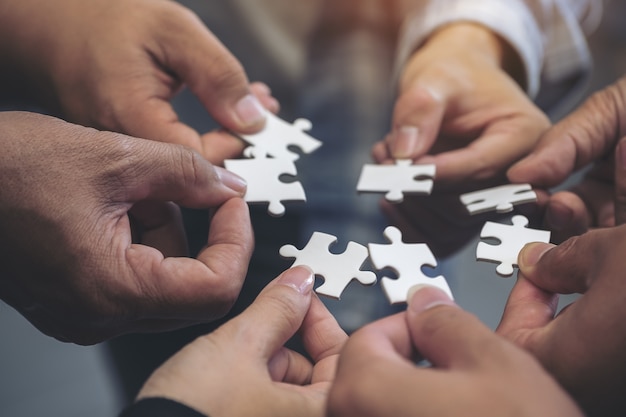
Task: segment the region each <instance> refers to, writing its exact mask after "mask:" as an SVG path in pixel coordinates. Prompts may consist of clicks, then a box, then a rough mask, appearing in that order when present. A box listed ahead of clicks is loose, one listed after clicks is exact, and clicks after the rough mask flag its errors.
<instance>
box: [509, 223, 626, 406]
mask: <svg viewBox="0 0 626 417" xmlns="http://www.w3.org/2000/svg"><path fill="white" fill-rule="evenodd" d="M625 251H626V226H619V227H614V228H609V229H599V230H595V231H590V232H588V233H585V234H584V235H582V236H578V237H574V238H571V239H570V240H567V241H566V242H564V243H562V244H561V245H559V246H556V247H555V246H554V245H550V244H545V243H531V244H529V245H526V246H525V247H524V249H523V250H522V251H521V252H520V255H519V268H520V272H519V278H518V282H517V283H516V284H515V286H514V287H513V290H512V291H511V294H510V296H509V300H508V302H507V305H506V308H505V312H504V316H503V318H502V322H501V323H500V326H499V327H498V330H497V331H498V333H500V334H501V335H503V336H505V337H507V338H509V339H511V340H512V341H514V342H515V343H517V344H518V345H520V346H521V347H524V348H525V349H528V350H529V351H530V352H531V353H533V354H534V355H535V356H536V357H537V358H538V359H539V360H540V361H541V363H542V364H543V366H544V367H545V368H546V369H547V370H548V371H549V372H550V373H552V374H553V375H554V376H555V377H556V379H557V380H558V381H559V382H560V383H561V385H562V386H563V387H565V388H566V389H567V390H568V391H569V393H570V394H571V395H572V397H573V398H575V399H576V400H577V401H578V402H579V404H580V405H581V406H582V408H583V409H584V411H585V412H586V413H587V415H589V416H596V415H597V416H613V415H615V416H622V415H624V411H626V398H625V397H624V392H625V390H626V377H625V375H626V355H625V354H624V352H626V330H625V329H624V318H625V317H626V304H625V303H624V288H625V285H624V279H623V278H624V267H625V266H626V262H625V261H624V253H625ZM559 293H560V294H570V293H581V294H584V295H583V296H582V297H580V298H579V299H578V300H577V301H575V302H573V303H572V304H570V305H569V306H568V307H566V308H565V309H564V310H562V311H561V312H560V313H559V314H558V315H557V316H556V317H554V315H555V312H556V307H557V297H558V296H557V295H556V294H559Z"/></svg>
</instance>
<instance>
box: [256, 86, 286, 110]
mask: <svg viewBox="0 0 626 417" xmlns="http://www.w3.org/2000/svg"><path fill="white" fill-rule="evenodd" d="M250 91H251V92H252V94H254V95H255V97H256V98H257V99H259V101H260V102H261V104H262V105H263V107H264V108H266V109H267V110H269V111H271V112H272V113H274V114H278V112H279V111H280V103H279V102H278V100H276V99H275V98H274V97H273V96H272V90H271V89H270V88H269V86H268V85H267V84H265V83H261V82H254V83H251V84H250Z"/></svg>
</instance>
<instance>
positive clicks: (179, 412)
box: [119, 398, 208, 417]
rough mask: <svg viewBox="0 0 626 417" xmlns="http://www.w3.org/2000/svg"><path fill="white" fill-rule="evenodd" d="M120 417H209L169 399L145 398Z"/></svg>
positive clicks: (127, 409) (128, 408)
mask: <svg viewBox="0 0 626 417" xmlns="http://www.w3.org/2000/svg"><path fill="white" fill-rule="evenodd" d="M119 417H208V416H205V415H204V414H202V413H200V412H198V411H196V410H194V409H192V408H189V407H187V406H186V405H184V404H181V403H179V402H176V401H174V400H170V399H167V398H145V399H142V400H139V401H137V402H136V403H134V404H132V405H130V406H129V407H127V408H126V409H124V411H122V414H120V416H119Z"/></svg>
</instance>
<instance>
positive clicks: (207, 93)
mask: <svg viewBox="0 0 626 417" xmlns="http://www.w3.org/2000/svg"><path fill="white" fill-rule="evenodd" d="M0 6H1V7H2V11H3V13H2V14H0V15H2V16H0V28H4V29H0V34H2V36H1V37H0V38H1V39H0V52H2V56H3V59H4V60H5V66H6V65H7V62H8V63H11V62H12V61H13V62H14V63H15V64H14V65H16V68H14V69H13V72H16V73H18V74H20V75H21V76H22V77H24V78H25V80H23V81H25V82H26V83H27V84H29V85H31V86H33V84H34V86H33V88H32V90H36V91H38V92H39V94H40V95H41V96H44V97H40V98H43V99H44V100H45V101H46V104H47V105H49V107H50V108H52V109H53V110H55V111H58V112H59V114H60V115H62V116H63V118H64V119H66V120H69V121H72V122H74V123H78V124H82V125H85V126H91V127H95V128H98V129H103V130H111V131H116V132H121V133H125V134H128V135H132V136H137V137H142V138H147V139H152V140H158V141H163V142H170V143H179V144H182V145H185V146H188V147H190V148H192V149H195V150H196V151H198V152H200V153H201V154H202V155H204V156H205V158H207V159H208V160H209V161H211V162H213V163H216V164H217V163H221V161H223V160H224V159H226V158H232V157H236V156H239V155H240V153H241V151H242V150H243V147H244V145H243V143H242V142H241V141H240V140H238V139H236V138H234V137H232V136H231V135H229V134H228V133H226V132H224V131H215V132H209V133H205V134H200V133H199V132H197V131H195V130H194V129H192V128H191V127H190V126H188V125H187V124H185V123H184V122H182V121H181V120H180V119H179V117H178V115H177V114H176V112H175V111H174V109H173V107H172V105H171V100H172V98H173V97H174V95H175V94H176V93H178V92H179V90H180V89H181V88H183V87H186V88H189V89H190V90H191V91H192V92H193V94H194V95H195V96H196V97H197V98H198V99H199V100H200V102H201V103H202V104H203V105H204V107H205V108H206V109H207V111H208V113H209V114H210V115H211V116H212V117H213V118H214V120H215V121H216V122H217V123H219V124H220V125H221V126H223V127H224V128H226V129H227V130H230V131H235V132H242V133H253V132H256V131H258V130H259V129H261V128H262V127H263V125H264V123H265V113H264V111H265V110H264V105H265V107H268V108H269V109H270V110H272V111H276V110H277V106H278V104H277V102H276V100H275V99H273V98H272V97H271V93H270V91H269V89H268V88H267V86H265V85H262V84H256V85H253V86H250V85H249V82H248V79H247V76H246V74H245V72H244V70H243V68H242V66H241V64H240V63H239V61H238V60H237V59H236V58H235V57H234V56H233V55H232V54H231V53H230V52H229V51H228V50H227V49H226V48H225V47H224V45H222V43H221V42H220V41H219V40H218V39H217V38H216V37H215V36H214V35H213V34H212V33H211V32H210V31H209V30H208V29H207V28H206V27H205V26H204V24H203V23H202V22H201V21H200V19H199V18H198V17H197V16H196V15H195V14H194V13H192V12H191V11H190V10H188V9H186V8H185V7H183V6H182V5H180V4H178V3H176V2H175V1H170V0H95V1H94V0H92V1H87V2H86V1H82V0H60V1H55V2H41V1H36V0H22V1H19V2H12V1H2V2H0ZM26 27H27V28H28V30H24V28H26ZM0 67H2V65H0ZM1 72H2V71H0V73H1ZM207 117H208V115H207Z"/></svg>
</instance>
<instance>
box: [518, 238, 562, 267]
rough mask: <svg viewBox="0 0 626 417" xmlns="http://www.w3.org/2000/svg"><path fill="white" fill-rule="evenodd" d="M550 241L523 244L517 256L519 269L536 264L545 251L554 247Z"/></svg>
mask: <svg viewBox="0 0 626 417" xmlns="http://www.w3.org/2000/svg"><path fill="white" fill-rule="evenodd" d="M554 247H555V245H553V244H551V243H543V242H533V243H528V244H527V245H525V246H524V247H523V248H522V250H521V251H520V253H519V256H518V261H517V263H518V266H519V267H520V269H524V268H529V267H532V266H535V265H537V263H539V261H540V260H541V258H542V257H543V255H545V253H546V252H548V251H549V250H551V249H552V248H554Z"/></svg>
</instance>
